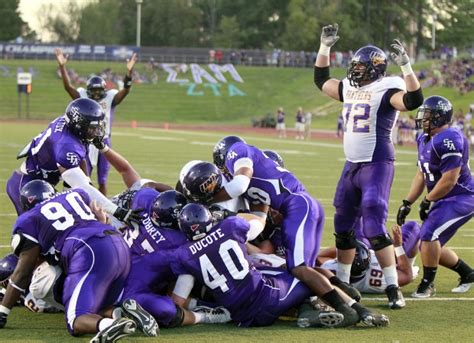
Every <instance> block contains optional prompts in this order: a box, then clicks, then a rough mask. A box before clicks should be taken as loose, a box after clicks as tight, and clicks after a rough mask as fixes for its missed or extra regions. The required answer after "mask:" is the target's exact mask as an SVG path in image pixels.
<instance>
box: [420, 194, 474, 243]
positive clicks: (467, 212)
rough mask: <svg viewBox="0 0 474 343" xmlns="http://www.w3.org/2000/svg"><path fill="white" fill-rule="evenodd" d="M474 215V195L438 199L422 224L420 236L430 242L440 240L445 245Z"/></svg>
mask: <svg viewBox="0 0 474 343" xmlns="http://www.w3.org/2000/svg"><path fill="white" fill-rule="evenodd" d="M473 216H474V195H471V194H461V195H455V196H452V197H449V198H446V199H441V200H438V201H436V202H435V203H434V204H433V207H432V208H431V210H430V211H429V212H428V218H427V219H426V220H425V221H424V222H423V224H422V225H421V234H420V238H421V240H422V241H429V242H432V241H436V240H439V242H440V243H441V246H444V245H445V244H446V243H447V242H448V241H449V240H450V239H451V237H453V236H454V234H455V233H456V231H457V230H458V229H459V228H460V227H461V226H462V225H463V224H464V223H467V222H468V221H469V220H470V219H471V218H472V217H473Z"/></svg>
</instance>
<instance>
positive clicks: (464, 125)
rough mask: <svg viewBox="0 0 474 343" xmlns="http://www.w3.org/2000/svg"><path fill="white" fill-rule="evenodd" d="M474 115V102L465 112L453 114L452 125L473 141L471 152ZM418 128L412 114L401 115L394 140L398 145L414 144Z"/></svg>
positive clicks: (473, 150) (473, 147)
mask: <svg viewBox="0 0 474 343" xmlns="http://www.w3.org/2000/svg"><path fill="white" fill-rule="evenodd" d="M473 115H474V104H472V105H470V107H469V110H468V111H467V112H466V113H464V111H463V110H458V111H456V112H455V113H454V114H453V119H452V122H451V127H454V128H457V129H459V130H461V131H462V132H463V133H464V135H465V136H466V137H467V138H468V140H469V141H470V142H471V149H470V150H471V154H474V126H473V124H472V117H473ZM417 133H418V130H416V127H415V118H414V117H413V116H411V115H409V116H403V115H402V116H400V117H399V118H398V121H397V124H396V126H395V129H394V136H393V140H394V142H395V143H396V144H398V145H404V144H410V143H411V144H413V143H415V141H416V137H417Z"/></svg>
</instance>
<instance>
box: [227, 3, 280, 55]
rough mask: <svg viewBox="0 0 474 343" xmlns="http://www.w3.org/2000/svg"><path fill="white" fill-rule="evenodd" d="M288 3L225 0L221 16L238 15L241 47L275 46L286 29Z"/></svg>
mask: <svg viewBox="0 0 474 343" xmlns="http://www.w3.org/2000/svg"><path fill="white" fill-rule="evenodd" d="M288 3H289V1H288V0H259V1H254V0H225V1H224V0H223V1H222V5H221V8H222V9H221V12H220V15H222V16H221V17H220V18H223V17H233V16H235V17H236V19H237V22H238V23H239V30H240V40H239V41H240V42H241V47H245V48H248V49H256V48H257V49H260V48H269V47H274V46H277V45H278V44H279V41H280V37H281V35H282V34H283V32H284V29H285V20H286V18H287V16H288V14H287V8H288Z"/></svg>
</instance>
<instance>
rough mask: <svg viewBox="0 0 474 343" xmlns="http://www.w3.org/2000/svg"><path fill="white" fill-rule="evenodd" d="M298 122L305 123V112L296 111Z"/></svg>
mask: <svg viewBox="0 0 474 343" xmlns="http://www.w3.org/2000/svg"><path fill="white" fill-rule="evenodd" d="M296 122H297V123H302V124H303V123H304V114H303V112H296Z"/></svg>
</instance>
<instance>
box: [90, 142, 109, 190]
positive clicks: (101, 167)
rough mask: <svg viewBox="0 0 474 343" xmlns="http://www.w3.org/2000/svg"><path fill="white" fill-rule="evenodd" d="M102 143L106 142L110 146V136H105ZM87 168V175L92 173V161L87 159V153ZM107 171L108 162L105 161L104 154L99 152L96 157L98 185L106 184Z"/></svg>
mask: <svg viewBox="0 0 474 343" xmlns="http://www.w3.org/2000/svg"><path fill="white" fill-rule="evenodd" d="M104 143H106V144H107V145H108V146H109V147H112V142H111V140H110V138H105V139H104ZM86 160H87V170H88V173H89V175H92V170H93V169H94V168H93V166H92V163H91V161H90V159H89V155H87V159H86ZM109 171H110V163H109V161H107V159H106V158H105V156H104V155H103V154H101V153H99V156H98V158H97V183H98V184H99V185H105V184H107V179H108V177H109Z"/></svg>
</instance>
